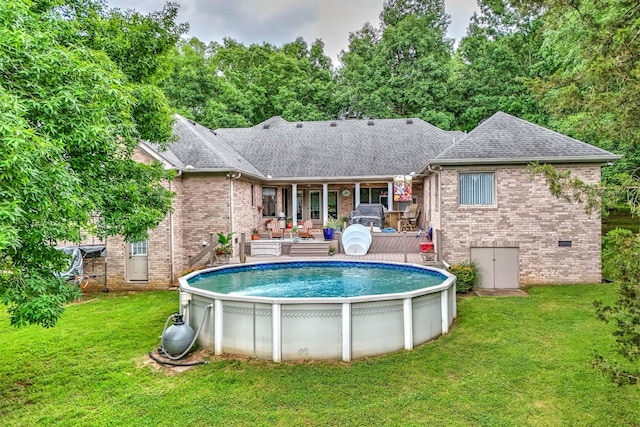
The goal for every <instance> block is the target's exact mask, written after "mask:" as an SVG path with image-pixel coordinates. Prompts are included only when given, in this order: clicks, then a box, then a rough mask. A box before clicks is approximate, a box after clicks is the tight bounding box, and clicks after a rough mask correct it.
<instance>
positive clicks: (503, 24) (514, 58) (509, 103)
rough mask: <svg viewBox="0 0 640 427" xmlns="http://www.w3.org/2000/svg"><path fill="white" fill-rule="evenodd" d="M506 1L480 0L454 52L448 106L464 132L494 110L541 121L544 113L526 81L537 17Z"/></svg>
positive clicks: (534, 59)
mask: <svg viewBox="0 0 640 427" xmlns="http://www.w3.org/2000/svg"><path fill="white" fill-rule="evenodd" d="M511 3H513V2H509V1H507V0H501V1H495V0H493V1H488V0H483V1H480V2H479V4H480V9H481V12H480V14H479V15H474V16H473V17H472V18H471V24H470V26H469V29H468V31H467V35H466V36H465V37H464V38H463V39H462V40H461V41H460V45H459V46H458V49H457V51H456V58H455V64H454V73H453V76H452V79H451V81H450V82H449V85H450V87H451V89H450V91H451V95H452V96H451V101H452V104H451V106H450V108H451V109H452V111H453V112H455V114H456V125H457V126H458V127H460V128H462V129H464V130H466V131H470V130H472V129H473V128H475V127H476V126H477V125H478V123H480V122H481V121H482V120H484V119H486V118H487V117H489V116H491V115H492V114H494V113H495V112H497V111H504V112H506V113H509V114H513V115H515V116H518V117H521V118H523V119H526V120H530V121H533V122H535V123H538V124H543V125H544V124H546V123H545V122H546V116H545V115H544V114H543V113H542V111H541V108H540V106H539V105H538V103H537V102H536V101H535V99H534V97H533V96H532V93H531V90H530V89H529V88H528V87H527V85H526V84H525V82H526V80H527V79H529V78H533V77H535V76H536V69H535V65H536V64H537V63H538V61H539V59H538V57H539V50H540V45H541V43H542V39H543V38H542V29H543V26H542V23H543V20H542V17H541V16H539V14H536V13H531V12H530V11H528V10H521V9H518V8H517V7H515V6H513V5H512V4H511Z"/></svg>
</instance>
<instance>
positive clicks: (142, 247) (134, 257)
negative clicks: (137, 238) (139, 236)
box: [127, 240, 149, 282]
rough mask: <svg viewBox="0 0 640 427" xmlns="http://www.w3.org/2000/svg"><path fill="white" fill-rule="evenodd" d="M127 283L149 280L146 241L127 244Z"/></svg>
mask: <svg viewBox="0 0 640 427" xmlns="http://www.w3.org/2000/svg"><path fill="white" fill-rule="evenodd" d="M127 252H128V259H127V281H129V282H146V281H148V280H149V264H148V256H147V241H146V240H143V241H141V242H131V243H127Z"/></svg>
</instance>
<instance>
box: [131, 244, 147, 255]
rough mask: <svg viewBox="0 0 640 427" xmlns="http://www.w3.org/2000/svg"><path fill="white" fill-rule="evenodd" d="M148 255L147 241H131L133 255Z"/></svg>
mask: <svg viewBox="0 0 640 427" xmlns="http://www.w3.org/2000/svg"><path fill="white" fill-rule="evenodd" d="M146 255H147V241H146V240H143V241H141V242H131V256H146Z"/></svg>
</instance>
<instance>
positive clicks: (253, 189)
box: [251, 184, 256, 206]
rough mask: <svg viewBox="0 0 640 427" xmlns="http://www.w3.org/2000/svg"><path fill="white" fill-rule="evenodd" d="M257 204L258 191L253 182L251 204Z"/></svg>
mask: <svg viewBox="0 0 640 427" xmlns="http://www.w3.org/2000/svg"><path fill="white" fill-rule="evenodd" d="M255 205H256V192H255V188H254V186H253V184H251V206H255Z"/></svg>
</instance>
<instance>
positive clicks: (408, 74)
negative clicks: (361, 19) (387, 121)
mask: <svg viewBox="0 0 640 427" xmlns="http://www.w3.org/2000/svg"><path fill="white" fill-rule="evenodd" d="M380 18H381V27H380V29H379V30H376V29H374V28H373V27H372V26H371V25H370V24H365V26H364V27H363V28H362V29H361V30H360V31H359V32H356V33H353V34H351V35H350V39H349V42H350V43H349V51H347V52H342V53H341V56H340V59H341V61H342V63H343V67H342V69H341V70H340V71H339V83H340V89H341V97H342V99H343V102H344V103H345V104H346V105H345V107H344V108H345V110H346V115H349V116H356V117H374V118H393V117H420V118H422V119H424V120H427V121H429V122H431V123H433V124H435V125H438V126H441V127H444V128H448V127H450V125H451V122H452V121H453V117H452V115H451V114H448V113H447V81H448V79H449V76H450V68H449V67H450V59H451V49H452V41H451V40H449V39H447V38H446V28H447V23H448V16H447V15H446V14H445V13H444V3H443V2H442V1H439V0H433V1H427V0H422V1H408V0H403V1H399V0H398V1H388V2H385V4H384V7H383V10H382V12H381V14H380Z"/></svg>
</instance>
